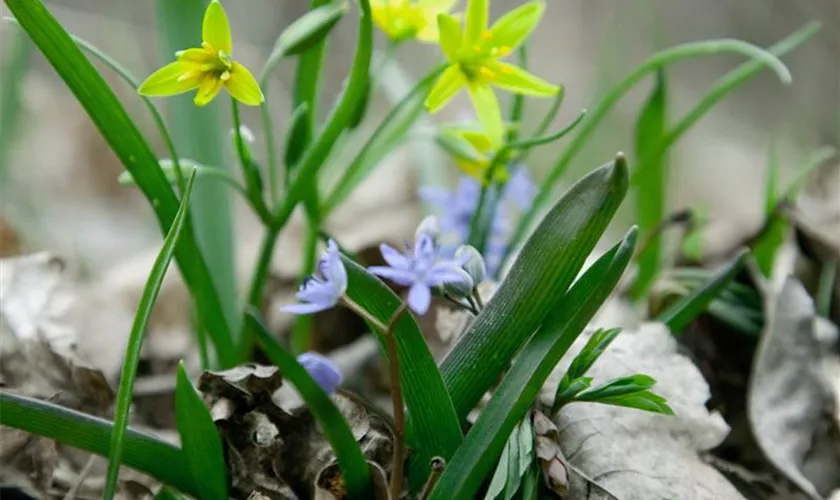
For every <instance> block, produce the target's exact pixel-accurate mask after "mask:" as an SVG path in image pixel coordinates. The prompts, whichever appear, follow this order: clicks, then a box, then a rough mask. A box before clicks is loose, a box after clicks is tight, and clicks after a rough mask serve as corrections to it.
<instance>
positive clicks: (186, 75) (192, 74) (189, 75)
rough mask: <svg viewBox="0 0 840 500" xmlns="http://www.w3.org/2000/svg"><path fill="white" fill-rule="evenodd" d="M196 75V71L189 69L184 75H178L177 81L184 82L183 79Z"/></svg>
mask: <svg viewBox="0 0 840 500" xmlns="http://www.w3.org/2000/svg"><path fill="white" fill-rule="evenodd" d="M194 76H195V71H187V72H186V73H184V74H183V75H181V76H179V77H178V80H176V81H177V82H178V83H181V82H183V81H186V80H189V79H190V78H192V77H194Z"/></svg>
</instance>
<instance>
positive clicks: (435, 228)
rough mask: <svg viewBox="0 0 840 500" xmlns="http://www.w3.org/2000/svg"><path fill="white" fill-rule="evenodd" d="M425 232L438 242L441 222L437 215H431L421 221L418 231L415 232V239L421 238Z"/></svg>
mask: <svg viewBox="0 0 840 500" xmlns="http://www.w3.org/2000/svg"><path fill="white" fill-rule="evenodd" d="M424 233H425V234H427V235H429V236H431V237H432V241H434V242H435V243H437V241H438V238H439V237H440V224H439V223H438V220H437V217H435V216H434V215H430V216H428V217H426V218H425V219H423V221H422V222H420V225H419V226H417V231H416V232H415V233H414V238H415V240H419V239H420V235H421V234H424Z"/></svg>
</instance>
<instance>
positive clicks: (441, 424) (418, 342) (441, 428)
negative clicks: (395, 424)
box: [343, 257, 463, 484]
mask: <svg viewBox="0 0 840 500" xmlns="http://www.w3.org/2000/svg"><path fill="white" fill-rule="evenodd" d="M343 260H344V267H345V268H346V269H347V278H348V284H347V297H349V298H350V300H352V301H353V302H355V303H356V304H358V305H359V306H360V307H361V308H362V309H364V310H366V311H368V312H369V313H370V314H371V315H372V316H373V317H375V318H376V319H377V320H378V321H380V322H381V323H382V324H388V321H389V320H390V319H391V317H392V316H393V315H394V313H395V312H396V310H397V309H398V308H399V306H400V304H401V303H402V301H401V300H400V299H399V297H397V296H396V295H395V294H394V292H393V291H391V289H390V288H388V286H387V285H386V284H385V283H383V282H382V281H380V280H379V279H378V278H376V277H375V276H373V275H372V274H370V273H368V272H367V271H366V270H365V269H364V268H362V267H361V266H359V265H358V264H356V263H355V262H353V261H351V260H350V259H348V258H346V257H344V258H343ZM371 329H372V331H373V333H374V334H375V335H376V338H377V340H378V341H379V343H380V345H381V347H382V352H383V353H385V352H387V349H386V347H385V340H384V338H383V337H382V332H380V331H379V329H378V328H371ZM393 335H394V338H396V339H397V353H398V356H399V359H400V382H401V383H402V389H403V397H404V398H405V405H406V407H407V409H408V417H407V420H408V430H407V433H406V435H407V439H408V441H409V442H408V445H409V446H410V447H411V448H413V449H414V450H415V453H416V454H417V455H418V458H417V461H416V463H418V464H421V465H418V468H419V467H422V468H423V469H422V471H420V473H419V475H415V479H418V478H419V481H420V484H422V482H423V481H425V479H426V477H427V476H428V472H429V463H430V461H431V459H432V457H436V456H437V457H442V458H443V459H444V460H448V459H449V457H451V456H452V454H453V453H455V450H456V449H457V448H458V445H460V444H461V441H462V439H463V434H462V433H461V426H460V424H459V420H458V417H457V414H456V413H455V408H454V407H453V405H452V400H451V399H450V398H449V394H448V393H447V392H446V386H445V385H444V382H443V378H442V377H441V374H440V372H439V371H438V367H437V363H436V362H435V358H434V356H432V353H431V351H429V346H428V345H427V344H426V340H425V338H424V337H423V334H422V332H421V331H420V327H418V326H417V322H416V321H415V320H414V318H413V317H412V316H411V314H403V315H401V316H400V318H399V319H398V320H397V323H396V326H395V329H394V333H393Z"/></svg>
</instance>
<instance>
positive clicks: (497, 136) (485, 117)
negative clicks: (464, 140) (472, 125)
mask: <svg viewBox="0 0 840 500" xmlns="http://www.w3.org/2000/svg"><path fill="white" fill-rule="evenodd" d="M467 90H468V91H469V93H470V100H472V103H473V107H474V108H475V114H476V116H477V117H478V121H479V122H481V124H482V125H483V126H484V130H485V131H486V132H487V136H488V137H489V138H490V142H491V144H492V145H493V149H497V148H498V147H499V146H501V144H502V139H503V136H504V130H505V126H504V123H503V122H502V110H501V108H499V101H498V99H496V93H495V92H493V89H492V88H491V87H490V85H487V84H486V83H481V82H470V83H468V84H467Z"/></svg>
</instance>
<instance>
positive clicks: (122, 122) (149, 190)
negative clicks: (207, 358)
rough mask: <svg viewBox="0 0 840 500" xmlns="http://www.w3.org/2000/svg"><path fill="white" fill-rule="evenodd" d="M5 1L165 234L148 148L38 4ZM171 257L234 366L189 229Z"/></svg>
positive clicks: (166, 219)
mask: <svg viewBox="0 0 840 500" xmlns="http://www.w3.org/2000/svg"><path fill="white" fill-rule="evenodd" d="M5 1H6V4H7V5H8V6H9V9H10V10H11V11H12V13H13V14H14V15H15V17H16V18H17V20H18V22H19V23H20V25H21V26H22V27H23V29H24V30H26V32H27V33H28V34H29V36H30V37H31V38H32V40H33V41H34V42H35V45H37V46H38V48H39V49H40V50H41V52H42V53H43V54H44V56H45V57H46V58H47V60H48V61H49V62H50V64H52V66H53V68H54V69H55V70H56V72H57V73H58V74H59V76H61V78H62V79H63V80H64V82H65V84H66V85H67V87H68V88H69V89H70V90H71V92H73V94H74V95H75V96H76V98H77V99H78V101H79V103H80V104H81V105H82V107H83V108H84V109H85V111H86V112H87V113H88V115H89V116H90V118H91V120H92V121H93V123H94V125H95V126H96V127H97V129H98V130H99V132H100V133H101V134H102V136H103V138H104V139H105V140H106V141H107V142H108V144H109V145H110V146H111V149H112V150H113V151H114V153H115V154H116V155H117V157H118V158H119V159H120V161H121V162H122V164H123V165H124V166H125V168H126V170H128V171H129V172H131V174H132V176H133V177H134V179H135V180H136V182H137V184H138V186H139V187H140V189H141V191H143V194H144V195H145V196H146V198H147V199H148V200H149V202H150V203H151V205H152V207H153V208H154V210H155V215H156V216H157V219H158V223H159V225H160V227H161V230H162V231H167V230H168V229H169V227H171V225H172V221H173V220H174V218H175V214H176V213H177V211H178V205H179V203H178V199H177V198H176V196H175V193H174V192H173V191H172V187H171V186H170V185H169V182H168V181H167V180H166V176H165V175H164V174H163V172H162V171H161V169H160V168H159V166H158V163H157V158H156V157H155V155H154V153H152V151H151V149H150V148H149V145H148V143H147V142H146V141H145V139H144V138H143V136H142V135H141V134H140V132H139V130H137V127H136V126H135V125H134V124H133V123H132V121H131V119H130V118H129V116H128V114H127V113H126V112H125V109H124V108H123V107H122V105H121V104H120V102H119V101H118V100H117V98H116V96H115V95H114V93H113V92H112V91H111V89H110V88H109V87H108V85H107V84H106V83H105V81H104V80H103V79H102V77H101V76H100V75H99V73H97V72H96V69H94V67H93V66H92V65H91V64H90V61H88V60H87V59H86V58H85V56H84V55H83V54H82V53H81V51H80V50H79V48H78V47H77V46H76V44H75V43H74V42H73V40H72V39H71V38H70V36H69V35H68V34H67V32H66V31H65V30H64V29H63V28H62V27H61V25H60V24H58V22H57V21H56V20H55V18H54V17H53V16H52V15H51V14H50V13H49V11H48V10H47V9H46V8H45V7H44V4H43V3H42V2H41V0H5ZM175 258H176V260H177V262H178V266H179V268H180V270H181V274H182V276H183V277H184V281H185V282H186V283H187V286H188V287H189V288H190V291H191V292H192V294H193V298H194V300H195V302H196V307H197V308H198V315H199V317H200V318H201V319H202V322H203V323H204V325H205V326H206V328H207V330H208V331H209V333H210V336H211V339H212V340H213V343H214V345H215V347H216V351H217V353H218V356H219V361H220V364H221V365H223V366H230V365H233V364H235V363H236V360H237V358H238V357H237V353H236V351H235V350H234V348H233V343H232V340H231V334H230V332H231V330H230V328H229V325H228V323H227V320H226V318H225V316H224V314H223V313H222V305H221V301H220V299H219V295H218V292H217V291H216V287H215V285H214V283H213V281H212V279H211V277H210V273H209V270H208V267H207V265H206V263H205V261H204V259H203V258H202V254H201V252H200V251H199V249H198V247H197V246H196V243H195V234H194V233H193V230H192V228H191V226H190V224H187V227H185V228H184V233H183V235H182V236H181V244H180V245H178V248H177V250H176V252H175Z"/></svg>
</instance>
